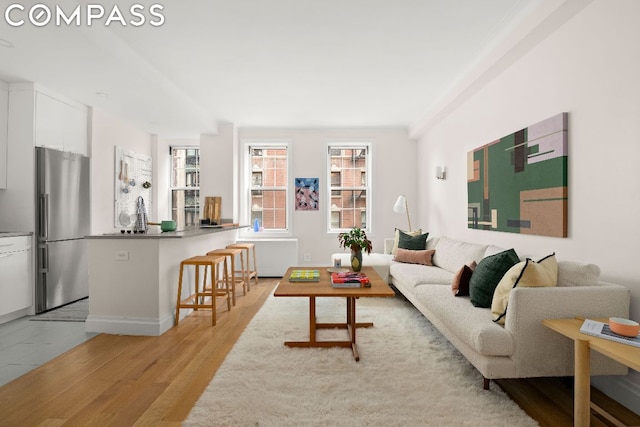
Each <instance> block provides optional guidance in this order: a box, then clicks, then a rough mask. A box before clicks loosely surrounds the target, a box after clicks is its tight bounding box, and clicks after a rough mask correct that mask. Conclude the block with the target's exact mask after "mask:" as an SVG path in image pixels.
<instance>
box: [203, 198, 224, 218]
mask: <svg viewBox="0 0 640 427" xmlns="http://www.w3.org/2000/svg"><path fill="white" fill-rule="evenodd" d="M221 213H222V197H218V196H216V197H205V198H204V211H203V217H204V218H205V219H208V220H209V223H210V224H211V225H218V224H220V216H221Z"/></svg>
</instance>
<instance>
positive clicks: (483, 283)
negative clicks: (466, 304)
mask: <svg viewBox="0 0 640 427" xmlns="http://www.w3.org/2000/svg"><path fill="white" fill-rule="evenodd" d="M518 262H520V259H519V258H518V255H517V254H516V251H515V250H513V249H509V250H506V251H503V252H499V253H497V254H495V255H491V256H488V257H485V258H483V259H482V260H481V261H480V262H479V263H478V266H477V267H476V269H475V271H474V272H473V275H471V280H470V281H469V296H470V297H471V304H473V305H474V306H476V307H483V308H489V307H491V301H492V300H493V292H494V291H495V290H496V286H498V283H500V280H501V279H502V277H503V276H504V274H505V273H506V272H507V271H508V270H509V269H510V268H511V267H513V266H514V265H516V264H517V263H518Z"/></svg>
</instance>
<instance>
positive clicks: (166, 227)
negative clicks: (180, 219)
mask: <svg viewBox="0 0 640 427" xmlns="http://www.w3.org/2000/svg"><path fill="white" fill-rule="evenodd" d="M148 224H149V225H159V226H160V230H162V231H163V232H164V231H176V228H177V224H176V222H175V221H171V220H169V221H162V222H149V223H148Z"/></svg>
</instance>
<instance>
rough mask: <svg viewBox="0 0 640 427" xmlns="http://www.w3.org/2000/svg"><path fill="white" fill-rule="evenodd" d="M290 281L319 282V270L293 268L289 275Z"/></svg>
mask: <svg viewBox="0 0 640 427" xmlns="http://www.w3.org/2000/svg"><path fill="white" fill-rule="evenodd" d="M289 281H290V282H319V281H320V271H319V270H293V271H292V272H291V275H290V276H289Z"/></svg>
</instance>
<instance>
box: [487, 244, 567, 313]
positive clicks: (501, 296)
mask: <svg viewBox="0 0 640 427" xmlns="http://www.w3.org/2000/svg"><path fill="white" fill-rule="evenodd" d="M557 284H558V261H557V260H556V254H555V253H553V254H551V255H549V256H547V257H545V258H543V259H541V260H540V261H538V262H535V261H533V260H531V259H529V258H527V259H526V261H522V262H519V263H517V264H516V265H514V266H513V267H511V268H510V269H509V270H508V271H507V272H506V273H505V275H504V276H503V277H502V279H501V280H500V282H499V283H498V286H497V287H496V290H495V292H494V294H493V300H492V302H491V315H492V318H493V321H494V322H496V323H500V324H501V325H504V320H505V317H506V315H507V303H508V302H509V294H510V293H511V289H513V288H515V287H516V286H521V287H522V286H524V287H543V286H546V287H549V286H556V285H557Z"/></svg>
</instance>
